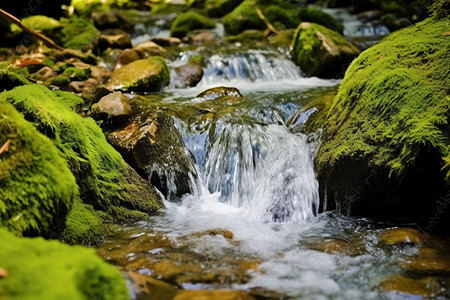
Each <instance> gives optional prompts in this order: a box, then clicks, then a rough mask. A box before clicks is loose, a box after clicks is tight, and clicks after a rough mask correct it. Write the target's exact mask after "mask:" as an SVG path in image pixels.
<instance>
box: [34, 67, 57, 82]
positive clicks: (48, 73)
mask: <svg viewBox="0 0 450 300" xmlns="http://www.w3.org/2000/svg"><path fill="white" fill-rule="evenodd" d="M56 75H58V74H57V73H56V71H55V70H53V69H52V68H50V67H48V66H45V67H43V68H42V69H40V70H39V71H37V72H36V73H34V74H33V78H34V79H36V80H39V81H46V80H47V79H50V78H52V77H55V76H56Z"/></svg>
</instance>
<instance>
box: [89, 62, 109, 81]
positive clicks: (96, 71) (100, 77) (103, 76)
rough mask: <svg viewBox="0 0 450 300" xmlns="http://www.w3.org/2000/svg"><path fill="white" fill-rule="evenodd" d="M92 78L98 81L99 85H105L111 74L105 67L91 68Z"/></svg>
mask: <svg viewBox="0 0 450 300" xmlns="http://www.w3.org/2000/svg"><path fill="white" fill-rule="evenodd" d="M90 70H91V77H92V78H94V79H96V80H97V81H98V82H99V83H101V84H103V83H105V82H107V81H108V79H109V76H110V74H109V72H108V70H106V69H105V68H103V67H98V66H91V67H90Z"/></svg>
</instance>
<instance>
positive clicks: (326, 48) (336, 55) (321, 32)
mask: <svg viewBox="0 0 450 300" xmlns="http://www.w3.org/2000/svg"><path fill="white" fill-rule="evenodd" d="M359 53H360V51H359V50H358V49H357V48H356V47H355V46H354V45H353V44H352V43H350V42H349V41H347V40H346V39H345V38H344V37H343V36H342V35H340V34H339V33H337V32H335V31H332V30H330V29H328V28H325V27H323V26H321V25H318V24H314V23H306V22H303V23H301V24H300V25H299V26H298V27H297V30H296V32H295V35H294V39H293V50H292V57H293V60H294V62H295V63H296V64H298V65H299V66H300V68H301V69H302V71H303V72H305V73H306V74H307V75H309V76H318V77H322V78H336V77H342V76H344V72H345V69H346V67H347V65H349V64H350V62H351V61H352V60H353V59H354V58H355V57H357V56H358V55H359Z"/></svg>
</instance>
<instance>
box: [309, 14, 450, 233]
mask: <svg viewBox="0 0 450 300" xmlns="http://www.w3.org/2000/svg"><path fill="white" fill-rule="evenodd" d="M448 22H449V20H448V19H442V20H435V19H428V20H426V21H424V22H422V23H419V24H417V25H416V26H414V27H409V28H407V29H404V30H401V31H399V32H396V33H394V34H392V35H390V36H388V37H387V38H386V39H385V40H384V41H383V42H382V43H380V44H379V45H377V46H374V47H372V48H370V49H369V50H366V51H365V52H363V53H362V54H361V55H360V56H359V57H358V58H357V59H356V60H355V61H354V62H353V63H352V64H351V66H350V67H349V69H348V70H347V73H346V75H345V78H344V81H343V82H342V85H341V87H340V89H339V93H338V95H337V96H336V98H335V99H334V101H333V105H332V108H331V110H330V112H329V114H328V123H327V125H326V127H325V131H324V136H323V143H322V145H321V147H320V149H319V152H318V154H317V157H316V167H317V170H318V172H319V179H320V180H321V189H322V191H321V192H322V196H323V197H324V196H325V195H324V194H325V193H326V195H327V196H328V205H331V208H333V207H334V205H335V204H334V203H337V205H338V206H341V208H345V209H346V210H347V212H351V213H352V214H356V215H358V214H363V215H371V216H379V215H381V216H386V217H389V216H396V217H399V218H400V217H402V216H409V217H416V218H419V219H421V220H424V219H425V220H427V219H428V218H430V215H433V214H438V215H442V214H445V213H446V211H445V209H442V208H439V205H438V203H439V199H440V197H444V198H443V199H446V198H445V195H446V194H447V193H448V184H449V181H450V168H449V161H450V146H449V138H450V134H449V132H450V131H449V125H448V118H449V109H450V96H449V89H448V88H447V87H448V86H450V43H449V37H448V35H446V34H445V33H446V32H448ZM352 174H353V175H352ZM447 195H448V194H447ZM439 219H440V221H441V222H443V223H444V224H445V222H447V223H448V221H445V220H444V219H442V218H440V217H439ZM442 227H444V226H442ZM448 228H449V227H447V230H448Z"/></svg>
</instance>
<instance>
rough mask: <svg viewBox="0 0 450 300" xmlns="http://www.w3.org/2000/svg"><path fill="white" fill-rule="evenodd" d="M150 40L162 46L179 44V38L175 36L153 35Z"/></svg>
mask: <svg viewBox="0 0 450 300" xmlns="http://www.w3.org/2000/svg"><path fill="white" fill-rule="evenodd" d="M152 42H154V43H156V44H158V45H160V46H163V47H170V46H178V45H180V44H181V40H180V39H179V38H177V37H167V38H165V37H155V38H153V39H152Z"/></svg>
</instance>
